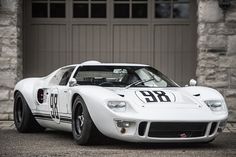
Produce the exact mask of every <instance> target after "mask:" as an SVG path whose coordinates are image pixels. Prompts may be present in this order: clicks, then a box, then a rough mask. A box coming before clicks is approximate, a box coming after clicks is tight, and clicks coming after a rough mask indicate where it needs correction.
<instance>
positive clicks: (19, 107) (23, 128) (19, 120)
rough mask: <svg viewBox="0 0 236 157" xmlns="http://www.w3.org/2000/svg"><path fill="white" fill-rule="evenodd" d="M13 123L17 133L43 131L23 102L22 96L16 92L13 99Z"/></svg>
mask: <svg viewBox="0 0 236 157" xmlns="http://www.w3.org/2000/svg"><path fill="white" fill-rule="evenodd" d="M13 114H14V122H15V126H16V129H17V130H18V131H19V132H22V133H25V132H39V131H44V128H43V127H41V126H40V125H39V124H38V122H37V121H36V120H35V119H34V117H33V115H32V112H31V110H30V108H29V106H28V104H27V102H26V101H25V99H24V97H23V95H22V94H21V93H20V92H17V93H16V94H15V97H14V112H13Z"/></svg>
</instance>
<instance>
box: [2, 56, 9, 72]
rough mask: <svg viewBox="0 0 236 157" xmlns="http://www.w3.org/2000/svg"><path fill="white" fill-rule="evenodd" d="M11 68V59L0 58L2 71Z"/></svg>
mask: <svg viewBox="0 0 236 157" xmlns="http://www.w3.org/2000/svg"><path fill="white" fill-rule="evenodd" d="M10 66H11V65H10V59H9V58H0V70H4V69H9V68H10Z"/></svg>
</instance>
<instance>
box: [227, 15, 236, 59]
mask: <svg viewBox="0 0 236 157" xmlns="http://www.w3.org/2000/svg"><path fill="white" fill-rule="evenodd" d="M235 16H236V14H235ZM228 54H229V55H234V54H236V35H233V36H229V38H228Z"/></svg>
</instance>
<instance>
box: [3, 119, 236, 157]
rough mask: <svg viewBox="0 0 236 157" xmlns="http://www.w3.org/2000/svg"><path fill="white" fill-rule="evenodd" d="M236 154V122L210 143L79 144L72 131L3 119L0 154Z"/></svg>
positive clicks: (40, 156) (222, 156) (167, 156)
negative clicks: (19, 125)
mask: <svg viewBox="0 0 236 157" xmlns="http://www.w3.org/2000/svg"><path fill="white" fill-rule="evenodd" d="M12 156H14V157H20V156H23V157H64V156H79V157H83V156H89V157H92V156H96V157H100V156H101V157H106V156H109V157H123V156H125V157H136V156H140V157H151V156H158V157H159V156H160V157H171V156H175V157H191V156H194V157H212V156H217V157H236V123H228V124H227V127H226V129H225V130H224V132H223V133H222V134H221V135H219V136H218V137H217V138H216V140H215V141H213V142H212V143H210V144H186V143H185V144H179V143H176V144H173V143H172V144H151V143H128V142H121V141H117V140H112V139H104V140H102V141H101V142H99V143H98V144H95V145H92V146H80V145H77V144H76V143H75V142H74V140H73V137H72V134H71V133H68V132H61V131H53V130H47V131H45V132H42V133H27V134H26V133H24V134H22V133H18V132H17V131H16V129H15V126H14V123H13V122H12V121H0V157H12Z"/></svg>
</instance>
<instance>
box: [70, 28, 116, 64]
mask: <svg viewBox="0 0 236 157" xmlns="http://www.w3.org/2000/svg"><path fill="white" fill-rule="evenodd" d="M107 43H108V29H107V25H84V24H81V25H73V26H72V54H73V63H80V62H84V61H86V60H99V61H104V62H111V61H112V54H111V52H109V50H108V44H107Z"/></svg>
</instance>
